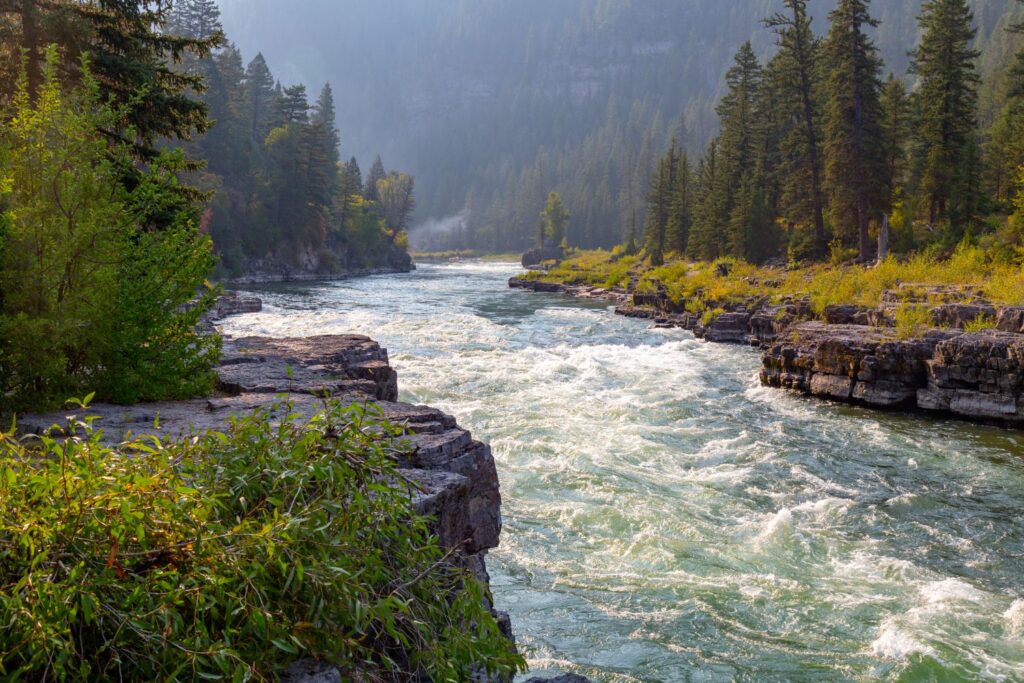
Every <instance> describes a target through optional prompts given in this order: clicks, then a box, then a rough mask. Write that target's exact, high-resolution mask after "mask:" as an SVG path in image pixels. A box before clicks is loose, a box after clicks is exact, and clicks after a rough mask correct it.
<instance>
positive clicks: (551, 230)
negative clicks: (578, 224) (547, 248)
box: [541, 192, 570, 245]
mask: <svg viewBox="0 0 1024 683" xmlns="http://www.w3.org/2000/svg"><path fill="white" fill-rule="evenodd" d="M569 218H570V216H569V212H568V211H567V210H566V208H565V204H563V203H562V197H561V195H559V194H558V193H557V192H552V193H551V194H549V195H548V200H547V202H546V203H545V205H544V211H543V212H542V213H541V221H542V222H543V223H544V235H545V237H546V238H547V239H548V241H549V242H550V243H551V244H556V245H560V244H562V243H563V242H564V241H565V238H566V228H568V226H569Z"/></svg>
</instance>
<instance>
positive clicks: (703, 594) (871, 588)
mask: <svg viewBox="0 0 1024 683" xmlns="http://www.w3.org/2000/svg"><path fill="white" fill-rule="evenodd" d="M516 272H517V268H516V267H515V266H514V265H513V264H494V263H483V262H467V263H460V264H450V265H422V266H420V268H419V270H418V271H416V272H414V273H411V274H409V275H398V276H383V277H373V278H367V279H361V280H351V281H344V282H331V283H316V284H304V285H281V286H274V287H267V288H261V289H258V290H256V291H255V292H254V293H256V294H257V295H259V296H261V297H263V299H264V303H265V308H264V311H263V312H262V313H260V314H254V315H247V316H240V317H236V318H233V319H230V320H229V321H227V322H226V323H225V325H224V330H225V331H226V332H228V333H229V334H233V335H245V334H259V335H270V336H304V335H312V334H330V333H348V332H352V333H361V334H366V335H369V336H371V337H373V338H374V339H376V340H378V341H380V342H381V344H382V345H384V346H386V347H387V348H388V349H389V351H390V354H391V362H392V365H393V366H394V367H395V368H396V369H397V370H398V373H399V385H400V388H401V392H402V399H403V400H407V401H412V402H416V403H426V404H430V405H433V406H436V407H438V408H441V409H443V410H445V411H447V412H450V413H452V414H454V415H455V416H456V417H458V419H459V422H460V423H461V424H462V425H463V426H465V427H466V428H468V429H471V430H472V431H473V432H474V435H475V436H476V437H477V438H479V439H482V440H485V441H488V442H489V443H490V444H491V446H492V447H493V449H494V455H495V458H496V460H497V463H498V471H499V475H500V477H501V484H502V495H503V500H504V503H503V514H504V521H505V526H504V531H503V536H502V546H501V548H500V549H498V550H497V551H495V552H493V554H492V555H491V556H490V559H489V560H488V563H489V567H490V570H491V575H492V585H493V588H494V592H495V597H496V601H497V603H498V606H499V608H500V609H506V610H508V611H509V612H510V613H511V615H512V620H513V624H514V627H515V629H516V632H517V634H518V640H519V643H520V645H521V647H522V649H523V651H524V652H525V653H526V654H527V656H528V658H529V661H530V664H531V666H532V667H533V669H534V670H535V671H536V672H542V673H543V672H555V671H573V672H576V673H581V674H584V675H589V676H592V677H593V678H594V679H595V680H597V681H604V682H611V681H645V682H646V681H666V682H669V681H671V682H676V681H716V682H717V681H751V682H755V681H756V682H761V681H875V680H884V681H942V682H945V681H961V680H962V681H976V680H984V681H1024V433H1020V432H1012V431H1006V430H1001V429H998V428H993V427H981V426H972V425H969V424H965V423H961V422H955V421H943V420H935V419H931V418H926V417H921V416H909V415H898V414H890V413H879V412H872V411H867V410H861V409H857V408H851V407H848V406H839V405H833V404H829V403H824V402H818V401H814V400H811V399H805V398H802V397H798V396H794V395H790V394H787V393H784V392H780V391H777V390H771V389H765V388H762V387H760V386H759V383H758V380H757V372H758V369H759V367H760V361H759V358H758V355H757V353H756V352H754V351H752V350H751V349H747V348H740V347H734V346H725V345H715V344H707V343H704V342H701V341H698V340H696V339H694V337H693V336H692V335H691V334H690V333H688V332H684V331H681V330H656V329H651V327H650V326H649V324H648V323H646V322H643V321H637V320H631V319H626V318H622V317H619V316H615V315H613V314H612V313H611V311H610V310H609V308H608V306H607V305H605V304H599V303H593V302H583V301H574V300H570V299H567V298H565V297H562V296H560V295H553V294H552V295H547V294H533V293H527V292H522V291H513V290H509V289H508V288H507V286H506V281H507V279H508V278H509V277H510V276H511V275H513V274H515V273H516Z"/></svg>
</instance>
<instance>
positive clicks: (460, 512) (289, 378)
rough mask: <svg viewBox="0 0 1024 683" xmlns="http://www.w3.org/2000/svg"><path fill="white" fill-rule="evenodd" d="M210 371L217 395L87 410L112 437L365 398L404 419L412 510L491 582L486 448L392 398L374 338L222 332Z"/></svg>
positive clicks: (493, 479) (306, 671) (425, 410)
mask: <svg viewBox="0 0 1024 683" xmlns="http://www.w3.org/2000/svg"><path fill="white" fill-rule="evenodd" d="M217 372H218V375H219V379H220V390H221V395H220V396H219V397H217V398H209V399H197V400H192V401H176V402H165V403H152V404H143V405H137V406H131V407H124V406H114V405H93V406H90V407H89V410H88V415H90V416H95V417H97V418H98V422H97V426H98V427H101V428H102V429H103V430H104V435H103V438H104V440H105V441H107V442H109V443H112V444H116V443H120V442H121V441H123V440H124V438H125V436H126V435H127V434H128V433H129V432H132V433H136V434H138V433H147V434H156V435H158V436H160V437H161V438H162V439H171V438H178V437H182V436H185V435H187V434H190V433H194V432H196V431H203V430H210V429H216V430H223V429H224V428H225V426H226V425H227V423H228V420H229V419H230V418H231V417H233V416H237V415H241V414H244V413H247V412H250V411H253V410H255V409H258V408H268V407H270V406H273V407H274V408H275V410H276V413H274V414H275V415H281V414H282V413H283V412H285V411H288V412H293V413H299V414H302V415H307V416H308V415H312V414H313V413H315V412H316V411H317V410H318V408H319V407H320V406H321V405H322V402H323V400H324V399H323V397H325V396H331V397H334V398H338V399H340V400H344V401H350V402H359V403H366V404H370V405H372V406H374V407H376V409H377V410H379V411H380V414H382V415H383V417H385V418H387V419H388V420H389V421H391V422H392V423H394V424H396V425H399V426H401V427H402V430H403V433H402V436H401V437H399V438H398V440H397V441H398V443H397V444H396V445H397V446H398V448H397V449H396V450H398V451H399V452H401V453H402V455H401V456H400V466H401V468H402V473H403V475H405V477H406V478H407V479H408V480H409V481H412V482H415V483H416V485H417V489H416V490H415V491H413V504H414V505H415V507H416V509H417V511H418V512H420V513H422V514H424V515H428V516H431V517H433V518H434V523H433V529H434V531H435V533H436V534H437V536H438V538H439V539H440V541H441V543H442V545H443V546H444V547H446V548H448V549H455V550H456V553H455V555H454V557H455V558H456V561H457V562H459V563H460V564H461V565H462V566H464V567H466V568H467V569H469V570H470V571H471V572H473V573H474V574H475V575H476V576H477V578H479V579H480V580H481V581H482V582H483V583H484V584H485V585H486V584H487V583H488V580H489V579H488V575H487V568H486V564H485V559H486V556H487V552H488V551H489V550H490V549H492V548H495V547H497V545H498V541H499V535H500V533H501V493H500V490H499V485H498V475H497V470H496V468H495V464H494V458H493V457H492V455H491V449H490V447H489V446H488V445H487V444H485V443H481V442H480V441H477V440H475V439H474V438H473V436H472V435H471V434H470V433H469V432H468V431H466V430H465V429H462V428H461V427H460V426H459V425H458V424H457V423H456V421H455V418H453V417H452V416H450V415H446V414H445V413H443V412H441V411H439V410H436V409H433V408H429V407H426V406H417V405H410V404H407V403H400V402H398V400H397V399H398V383H397V374H396V373H395V371H394V369H393V368H392V367H391V366H390V364H389V362H388V354H387V351H386V350H385V349H383V348H381V347H380V345H379V344H378V343H377V342H375V341H373V340H371V339H369V338H367V337H362V336H355V335H337V336H321V337H311V338H304V339H267V338H259V337H250V338H242V339H229V340H226V341H225V344H224V353H223V360H222V362H221V365H220V367H219V368H218V369H217ZM83 417H84V416H83ZM64 421H65V420H64V418H63V415H62V414H50V415H28V416H24V417H22V418H21V419H20V420H19V428H20V430H21V431H22V432H26V433H33V432H35V433H40V432H44V431H47V430H48V429H49V428H50V427H51V425H54V424H63V423H64ZM488 595H489V593H488ZM487 599H488V601H490V598H489V597H488V598H487ZM488 607H489V608H490V609H491V611H492V613H494V615H495V617H496V618H497V619H498V623H499V625H501V627H502V630H503V631H504V632H505V634H506V635H507V636H508V637H510V638H511V637H512V633H511V627H510V624H509V620H508V616H507V615H506V614H504V613H501V612H497V611H495V610H494V607H493V605H492V604H489V605H488ZM286 679H287V680H291V681H294V682H302V683H311V682H313V681H340V680H341V676H340V674H339V672H338V671H336V670H332V669H331V668H330V667H326V666H322V665H319V664H317V663H315V662H303V663H300V664H298V665H296V666H295V667H293V669H292V670H291V671H290V673H289V675H288V677H286Z"/></svg>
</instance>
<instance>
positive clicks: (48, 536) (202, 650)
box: [0, 403, 522, 681]
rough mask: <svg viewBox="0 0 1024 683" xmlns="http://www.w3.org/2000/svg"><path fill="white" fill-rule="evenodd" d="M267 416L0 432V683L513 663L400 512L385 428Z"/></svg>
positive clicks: (401, 497)
mask: <svg viewBox="0 0 1024 683" xmlns="http://www.w3.org/2000/svg"><path fill="white" fill-rule="evenodd" d="M277 409H280V407H277ZM289 409H290V407H288V406H285V407H284V411H285V412H287V411H288V410H289ZM271 414H272V413H271V410H269V409H268V410H267V411H262V412H257V413H256V414H254V415H252V416H250V417H246V418H243V419H240V420H237V421H235V422H233V423H232V425H231V426H230V428H229V429H227V430H226V432H224V433H219V432H211V433H207V434H203V435H200V436H196V437H193V438H190V439H187V440H183V441H179V442H176V443H162V442H160V441H159V440H158V439H156V438H154V437H139V438H137V439H133V440H131V441H129V442H126V443H124V444H122V445H120V446H118V447H117V448H109V447H107V446H104V445H103V444H102V443H101V440H100V437H101V432H100V431H99V430H98V428H96V427H95V426H94V425H93V424H92V423H91V422H90V421H79V420H77V419H75V418H69V420H70V421H69V424H68V426H67V428H66V429H65V430H64V431H63V434H65V435H66V434H76V436H74V437H72V438H66V439H57V438H50V437H42V438H40V437H34V438H31V439H28V440H19V439H16V438H14V437H13V436H11V435H0V625H2V626H0V679H4V680H8V679H11V680H58V681H76V680H147V681H148V680H182V679H188V680H197V679H205V680H231V681H245V680H268V679H274V678H275V677H276V676H277V674H278V673H279V672H280V671H281V670H282V669H283V668H284V667H286V666H287V665H288V664H289V663H291V662H293V661H295V660H298V659H303V658H310V657H312V658H318V659H320V660H323V661H327V662H331V663H333V664H336V665H338V666H339V667H341V668H342V670H343V671H349V672H353V673H354V672H356V671H359V672H365V673H368V674H369V675H370V676H371V678H370V680H374V678H373V677H376V678H377V679H379V680H389V681H402V680H415V679H417V677H418V676H427V677H429V679H430V680H434V681H464V680H468V679H469V677H470V676H471V675H472V674H473V673H474V672H475V671H478V670H487V671H490V672H496V673H506V674H507V673H510V672H514V671H515V670H516V669H517V668H518V667H520V666H521V665H522V660H521V659H520V658H519V656H518V655H517V654H516V653H515V650H514V647H513V645H512V644H511V643H510V642H509V641H508V640H506V639H505V638H504V637H503V636H502V635H501V633H500V631H499V629H498V626H497V624H496V622H495V620H494V618H493V617H492V616H491V614H490V613H489V612H488V611H487V610H486V608H485V606H484V601H483V600H482V594H481V591H482V588H481V586H480V585H479V584H478V583H477V582H476V581H475V580H474V579H472V578H470V577H469V575H468V574H467V573H466V572H465V571H464V570H462V569H460V568H458V567H457V566H456V565H455V564H453V563H452V562H450V561H449V560H448V558H447V556H446V555H445V553H444V551H443V550H442V549H441V548H440V547H438V545H437V542H436V540H435V539H434V538H433V537H432V536H431V534H430V532H429V530H428V520H426V519H425V518H423V517H421V516H418V515H415V514H414V513H413V512H412V509H411V507H410V485H409V484H406V483H404V482H403V479H402V477H401V476H400V473H399V471H398V469H397V467H396V460H395V452H394V451H393V450H392V448H393V444H395V443H396V442H395V437H396V435H397V434H398V430H397V429H396V428H395V427H393V426H391V425H389V424H388V423H386V422H384V421H383V420H382V419H380V418H379V417H378V416H376V415H374V414H372V413H368V412H367V409H366V408H364V407H360V406H342V405H339V404H336V403H325V405H324V408H323V410H322V412H320V413H319V414H317V415H316V416H314V417H312V418H311V419H309V420H305V419H300V418H299V417H298V416H297V415H294V414H293V415H290V416H288V417H287V418H285V419H283V420H280V421H279V423H276V424H275V423H274V421H273V420H272V419H271Z"/></svg>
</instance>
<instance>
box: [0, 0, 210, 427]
mask: <svg viewBox="0 0 1024 683" xmlns="http://www.w3.org/2000/svg"><path fill="white" fill-rule="evenodd" d="M164 18H165V17H164V15H163V14H162V12H161V10H159V9H158V8H157V9H154V6H153V5H152V3H147V2H138V3H135V2H77V1H75V0H22V1H21V2H17V3H4V4H3V5H0V27H2V30H0V412H6V411H9V410H11V409H23V408H43V407H51V406H53V405H59V404H60V403H61V402H62V401H64V400H67V399H69V398H72V397H83V396H85V395H86V394H87V393H95V394H96V395H97V396H98V397H100V398H103V399H107V400H113V401H118V402H124V403H131V402H135V401H139V400H146V399H158V398H175V397H186V396H194V395H197V394H202V393H204V392H207V391H209V390H210V389H211V388H212V385H213V378H212V373H211V371H210V368H211V366H212V364H213V363H215V362H216V360H217V351H218V348H219V342H218V341H217V339H216V338H215V337H204V336H201V335H198V334H197V333H196V324H197V322H198V320H199V318H200V316H201V315H202V314H203V312H204V311H205V310H207V308H208V307H209V305H210V303H211V296H212V293H211V291H210V290H208V289H207V288H206V287H204V281H205V279H206V278H207V277H208V276H209V274H210V272H211V271H212V269H213V267H214V261H215V259H214V256H213V253H212V247H211V244H210V241H209V239H208V238H206V237H205V236H203V235H201V234H200V233H199V231H198V230H197V226H198V224H199V203H198V202H197V200H198V199H199V198H200V193H198V192H197V190H196V189H195V188H193V187H190V186H187V185H184V184H182V183H181V182H180V180H179V178H180V177H181V176H182V175H184V174H187V172H188V170H189V169H190V168H192V167H194V163H190V162H189V161H188V160H187V159H186V158H185V156H184V154H183V153H182V151H181V149H180V148H178V147H176V146H175V145H174V144H173V141H174V140H183V139H186V138H189V137H192V136H196V135H202V134H203V133H205V132H206V131H207V130H209V128H210V121H209V120H208V118H207V112H206V107H205V106H204V105H203V104H202V103H201V102H198V101H196V100H195V99H194V98H193V97H192V96H191V95H190V93H191V92H192V91H194V90H197V89H200V88H202V86H203V84H202V81H201V80H200V79H198V78H195V77H193V76H190V75H187V74H182V73H180V72H178V71H176V70H175V64H176V63H177V62H180V61H181V60H182V59H184V58H185V57H186V56H188V55H192V56H194V57H197V58H202V57H204V56H206V55H208V54H209V53H210V50H211V49H212V48H213V44H212V42H211V41H208V40H205V39H193V38H183V37H179V36H173V35H168V34H166V33H163V32H162V25H163V21H164Z"/></svg>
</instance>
